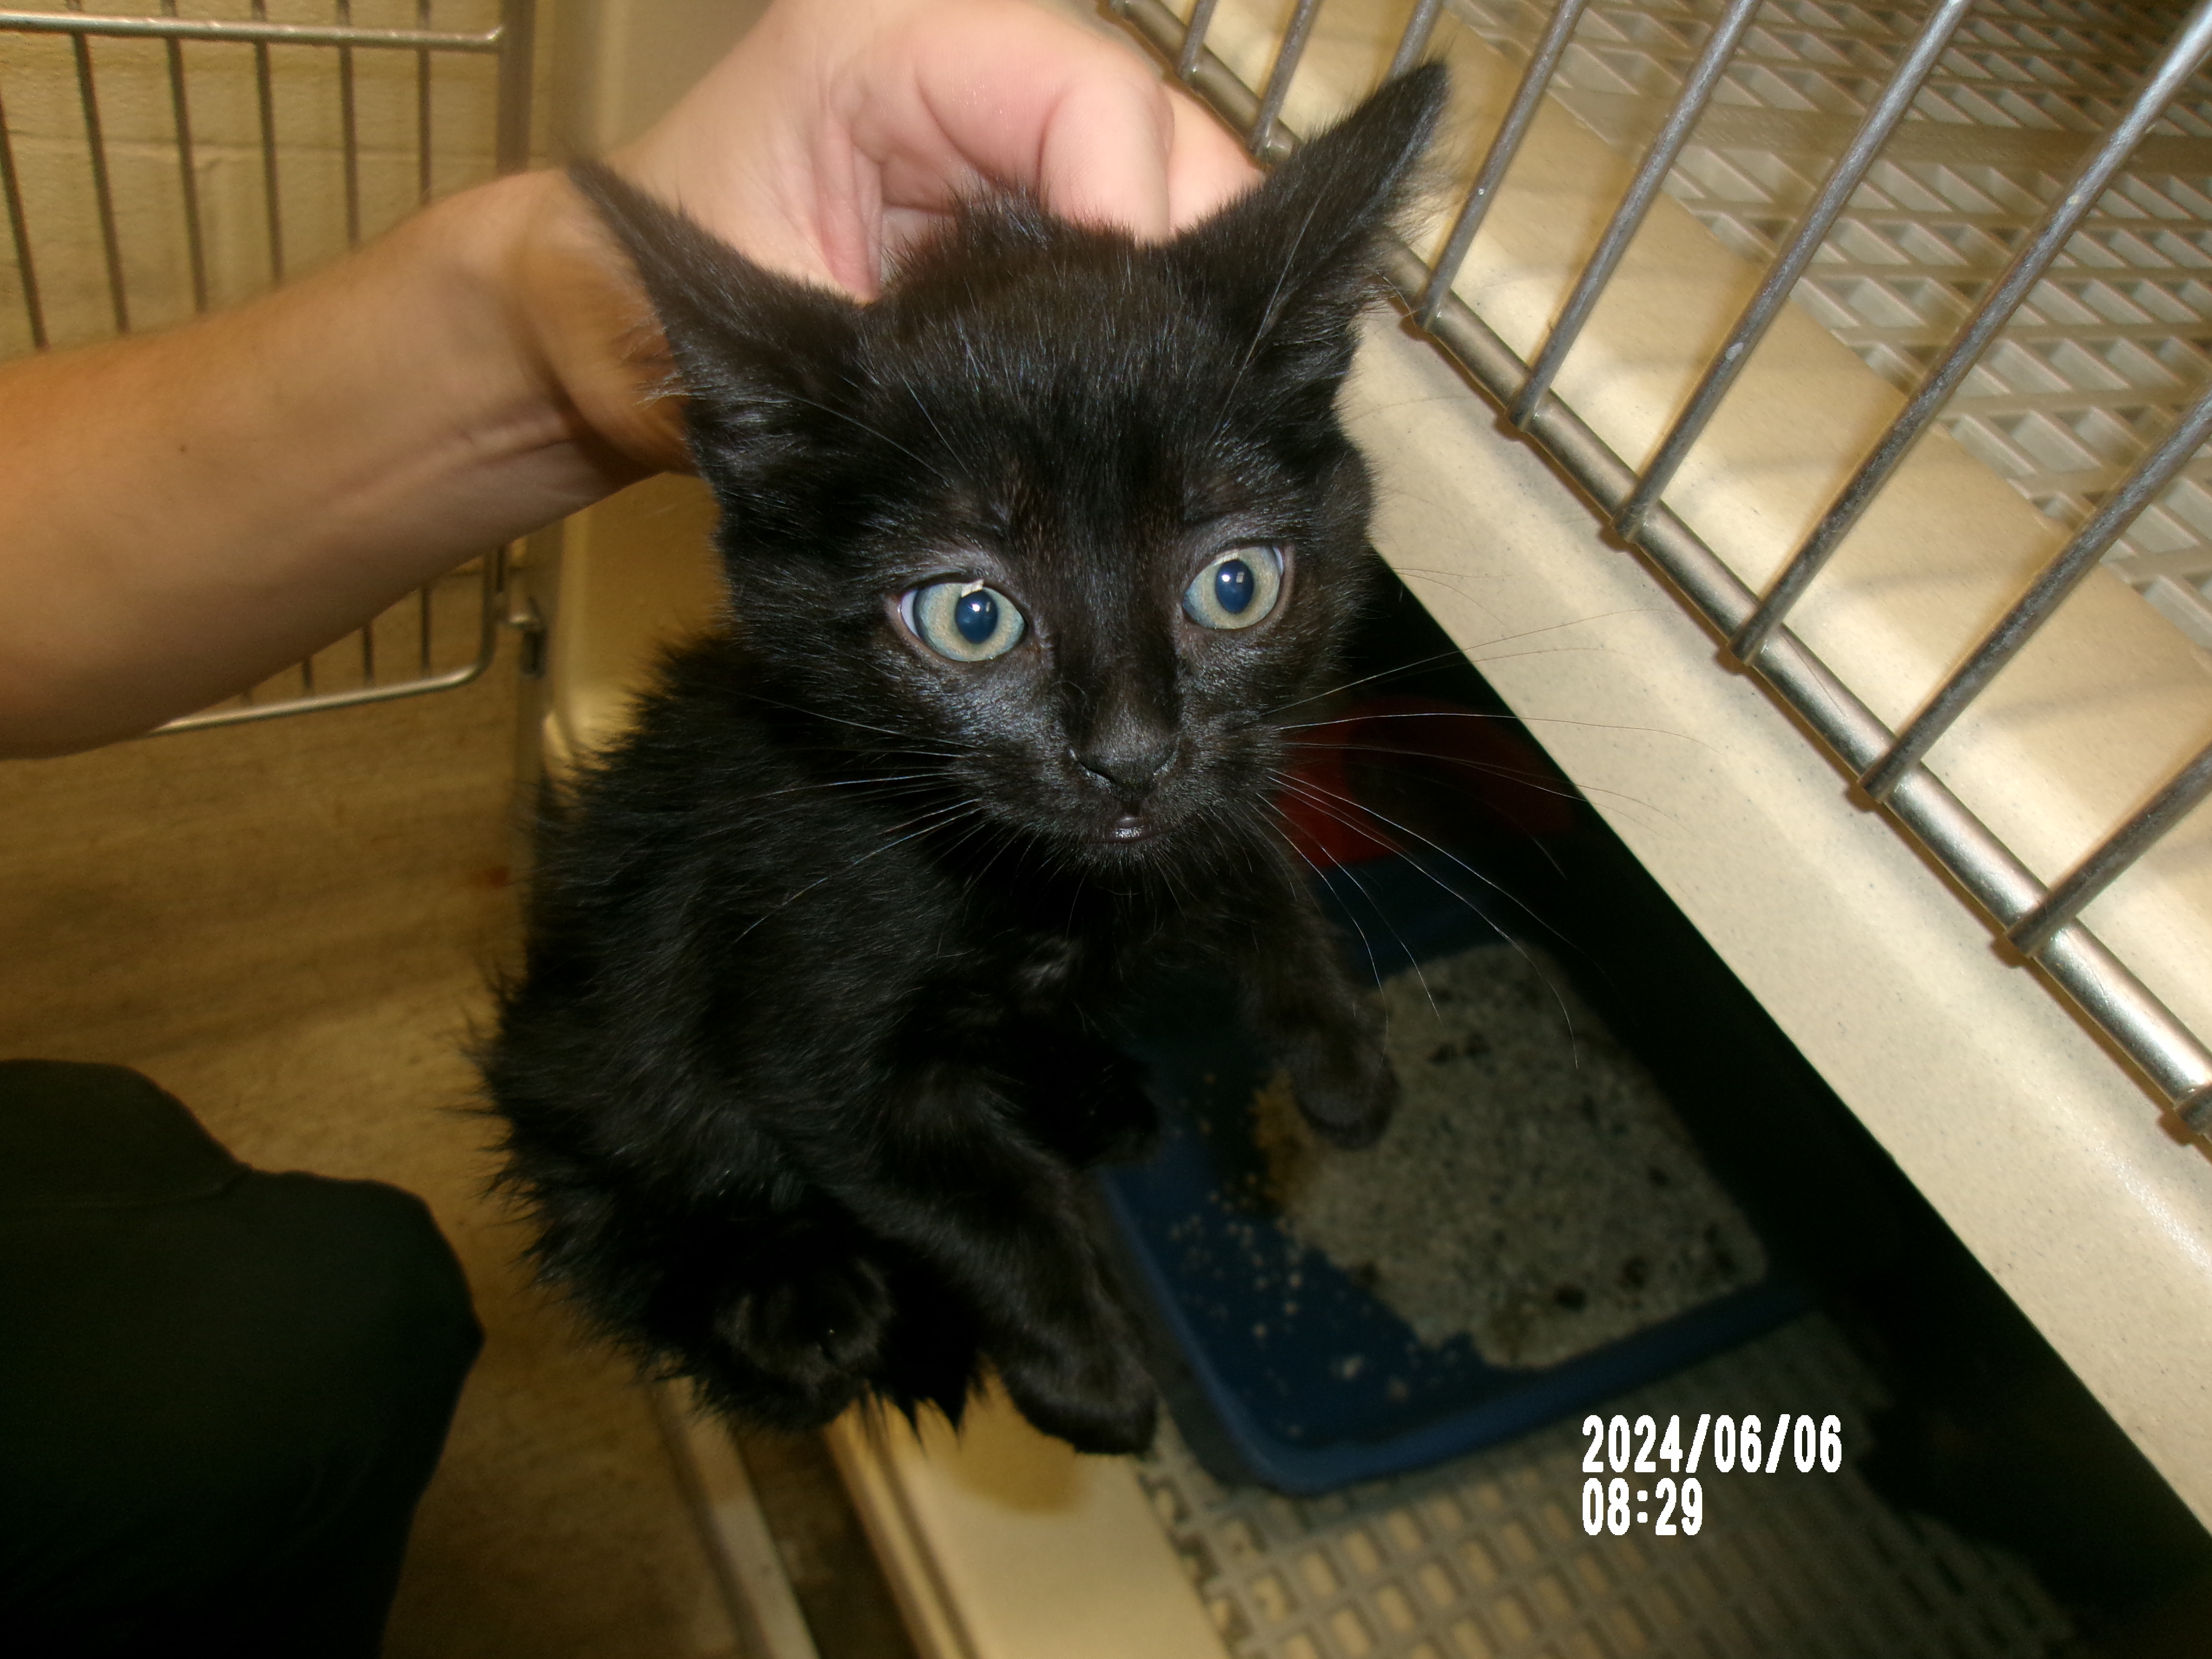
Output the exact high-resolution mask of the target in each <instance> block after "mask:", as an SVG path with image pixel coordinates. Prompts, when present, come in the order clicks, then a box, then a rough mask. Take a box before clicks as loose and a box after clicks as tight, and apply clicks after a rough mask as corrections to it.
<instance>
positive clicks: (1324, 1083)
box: [1283, 1021, 1398, 1150]
mask: <svg viewBox="0 0 2212 1659" xmlns="http://www.w3.org/2000/svg"><path fill="white" fill-rule="evenodd" d="M1376 1024H1377V1025H1378V1026H1379V1024H1380V1022H1379V1021H1378V1022H1376ZM1283 1058H1284V1061H1285V1064H1286V1065H1287V1066H1289V1067H1290V1073H1291V1089H1292V1091H1294V1092H1295V1093H1296V1094H1297V1100H1298V1110H1299V1111H1300V1112H1301V1113H1303V1114H1304V1117H1305V1120H1306V1121H1307V1122H1309V1123H1310V1124H1311V1125H1313V1127H1314V1132H1315V1133H1316V1134H1318V1135H1320V1136H1321V1138H1322V1139H1323V1140H1326V1141H1328V1143H1329V1145H1330V1146H1341V1147H1344V1148H1346V1150H1353V1149H1357V1148H1358V1147H1361V1146H1373V1145H1374V1144H1375V1143H1376V1141H1377V1140H1379V1139H1382V1137H1383V1130H1385V1129H1387V1128H1388V1127H1390V1115H1391V1114H1392V1113H1393V1112H1395V1111H1396V1110H1397V1109H1398V1074H1397V1073H1396V1072H1395V1071H1393V1070H1392V1069H1391V1067H1390V1057H1389V1054H1386V1053H1384V1052H1383V1038H1382V1033H1381V1031H1380V1030H1352V1031H1340V1032H1327V1031H1320V1032H1315V1033H1313V1034H1311V1035H1310V1036H1309V1037H1308V1038H1307V1040H1306V1041H1305V1042H1303V1043H1301V1044H1299V1045H1298V1046H1297V1048H1294V1049H1292V1050H1291V1052H1290V1053H1289V1054H1285V1055H1284V1057H1283Z"/></svg>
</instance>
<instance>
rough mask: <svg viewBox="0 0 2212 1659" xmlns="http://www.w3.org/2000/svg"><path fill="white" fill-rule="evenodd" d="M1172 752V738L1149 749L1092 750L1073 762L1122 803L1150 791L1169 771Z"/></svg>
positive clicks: (1173, 749)
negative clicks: (1154, 782)
mask: <svg viewBox="0 0 2212 1659" xmlns="http://www.w3.org/2000/svg"><path fill="white" fill-rule="evenodd" d="M1175 752H1176V744H1175V739H1174V738H1169V739H1168V740H1167V741H1166V742H1165V743H1163V744H1158V745H1156V746H1155V747H1152V748H1150V749H1141V750H1140V749H1138V748H1136V747H1134V746H1133V745H1132V746H1129V747H1126V748H1125V747H1121V746H1119V745H1116V746H1115V747H1113V748H1105V749H1094V750H1091V751H1090V752H1089V753H1088V754H1083V755H1078V756H1077V757H1075V763H1076V764H1077V765H1078V766H1080V767H1081V768H1082V769H1084V770H1085V771H1086V772H1088V773H1090V774H1091V776H1092V777H1094V778H1096V779H1097V780H1098V781H1099V782H1101V783H1103V784H1104V785H1106V787H1108V788H1109V789H1112V790H1113V791H1114V792H1115V793H1116V794H1118V795H1119V796H1121V799H1123V800H1136V799H1141V798H1142V797H1143V796H1144V795H1146V793H1149V792H1150V791H1151V789H1152V783H1153V781H1154V780H1155V779H1157V778H1158V776H1159V775H1160V774H1161V773H1163V772H1164V771H1166V770H1167V769H1168V763H1169V762H1170V761H1171V760H1173V759H1174V758H1175Z"/></svg>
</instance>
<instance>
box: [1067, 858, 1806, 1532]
mask: <svg viewBox="0 0 2212 1659" xmlns="http://www.w3.org/2000/svg"><path fill="white" fill-rule="evenodd" d="M1347 885H1349V883H1347ZM1355 891H1356V895H1357V896H1358V900H1359V902H1361V903H1362V905H1363V906H1364V915H1353V914H1352V913H1349V912H1344V913H1342V915H1343V919H1344V921H1345V923H1346V933H1347V936H1362V937H1366V938H1370V939H1376V940H1389V941H1390V942H1391V943H1392V945H1393V948H1395V949H1396V950H1398V951H1400V953H1401V954H1400V955H1399V956H1398V957H1397V959H1396V962H1395V963H1393V964H1392V965H1393V966H1399V967H1403V966H1404V965H1405V964H1407V963H1409V962H1419V963H1421V964H1422V966H1421V968H1420V971H1419V973H1418V974H1415V973H1413V972H1410V971H1409V972H1405V973H1402V974H1401V975H1397V976H1395V979H1396V982H1395V983H1394V984H1393V985H1392V986H1391V988H1390V989H1389V990H1388V991H1387V992H1386V993H1385V996H1386V999H1387V1000H1388V1001H1389V1005H1390V1006H1391V1008H1392V1012H1393V1014H1394V1018H1395V1036H1394V1037H1393V1038H1392V1039H1391V1040H1392V1042H1393V1043H1394V1045H1395V1048H1394V1054H1393V1063H1394V1064H1395V1066H1397V1068H1398V1070H1399V1073H1400V1076H1401V1079H1402V1080H1403V1081H1404V1085H1405V1087H1406V1097H1405V1100H1404V1103H1403V1105H1402V1107H1401V1117H1400V1119H1399V1121H1398V1123H1397V1124H1396V1125H1395V1127H1393V1128H1392V1129H1391V1130H1390V1131H1389V1133H1387V1134H1386V1135H1385V1136H1384V1137H1383V1140H1382V1142H1381V1143H1379V1144H1378V1145H1377V1146H1375V1147H1371V1148H1368V1149H1365V1150H1364V1151H1361V1152H1348V1153H1338V1152H1328V1151H1326V1150H1324V1149H1322V1148H1320V1147H1318V1146H1315V1144H1314V1143H1313V1141H1312V1139H1311V1138H1310V1137H1309V1136H1307V1135H1306V1134H1305V1133H1304V1130H1303V1128H1302V1127H1297V1126H1298V1122H1299V1121H1298V1119H1297V1113H1296V1109H1295V1106H1294V1104H1293V1103H1291V1101H1290V1099H1289V1098H1288V1096H1287V1092H1286V1090H1285V1088H1284V1087H1283V1086H1282V1085H1270V1082H1269V1079H1270V1078H1271V1077H1272V1076H1273V1073H1274V1071H1275V1063H1274V1061H1273V1058H1272V1057H1271V1056H1268V1055H1265V1054H1261V1053H1259V1052H1257V1051H1256V1049H1255V1048H1254V1046H1253V1045H1252V1043H1251V1042H1250V1041H1249V1039H1248V1038H1246V1037H1245V1036H1243V1035H1242V1033H1241V1032H1240V1031H1239V1030H1238V1028H1237V1017H1236V1009H1235V1003H1234V998H1233V994H1228V993H1226V992H1225V991H1222V990H1221V989H1220V988H1219V987H1215V989H1214V990H1213V991H1212V992H1211V993H1209V990H1208V988H1207V987H1206V986H1204V985H1202V984H1178V985H1176V986H1173V987H1168V989H1167V990H1166V991H1165V992H1164V994H1160V995H1158V996H1157V997H1156V998H1155V999H1154V1000H1153V1003H1152V1006H1151V1007H1149V1008H1148V1009H1147V1010H1146V1011H1145V1012H1144V1013H1143V1014H1142V1015H1141V1016H1140V1017H1139V1018H1138V1019H1137V1021H1136V1022H1135V1030H1134V1032H1133V1036H1132V1038H1131V1040H1130V1041H1129V1042H1128V1045H1127V1046H1128V1047H1129V1048H1130V1049H1131V1051H1132V1052H1133V1053H1134V1054H1137V1055H1138V1056H1139V1058H1140V1059H1142V1060H1144V1061H1145V1062H1146V1065H1147V1066H1148V1068H1149V1071H1150V1074H1151V1077H1152V1083H1153V1086H1154V1088H1155V1091H1156V1092H1158V1094H1159V1096H1160V1097H1161V1098H1162V1100H1163V1103H1164V1105H1165V1107H1166V1110H1165V1113H1164V1133H1163V1135H1162V1139H1161V1144H1160V1146H1159V1149H1158V1152H1157V1153H1156V1154H1155V1155H1154V1156H1153V1157H1152V1158H1150V1159H1149V1160H1148V1161H1147V1162H1146V1163H1145V1164H1140V1165H1136V1166H1125V1167H1121V1168H1116V1169H1114V1170H1109V1172H1107V1174H1106V1176H1105V1178H1104V1181H1103V1190H1104V1193H1105V1196H1106V1200H1107V1204H1108V1207H1109V1211H1110V1212H1111V1213H1112V1214H1113V1216H1114V1218H1115V1222H1116V1224H1117V1229H1116V1230H1117V1232H1118V1234H1119V1237H1120V1239H1121V1243H1122V1245H1123V1246H1124V1247H1125V1254H1126V1256H1127V1266H1128V1267H1129V1268H1130V1269H1131V1272H1130V1274H1129V1277H1130V1279H1131V1280H1132V1283H1133V1287H1134V1288H1135V1289H1137V1290H1138V1291H1139V1295H1138V1297H1137V1298H1136V1299H1137V1300H1138V1301H1139V1304H1141V1305H1142V1307H1143V1308H1144V1310H1146V1314H1147V1316H1149V1317H1150V1318H1151V1319H1152V1321H1153V1322H1154V1326H1155V1336H1156V1338H1157V1339H1158V1341H1157V1348H1158V1357H1159V1358H1161V1359H1162V1360H1163V1361H1164V1371H1165V1374H1166V1375H1167V1376H1168V1377H1169V1378H1170V1382H1169V1383H1168V1384H1167V1386H1168V1391H1169V1395H1170V1403H1171V1405H1172V1406H1173V1407H1174V1408H1175V1409H1176V1411H1177V1412H1178V1413H1180V1414H1181V1415H1182V1418H1183V1419H1184V1423H1185V1428H1186V1431H1187V1434H1188V1442H1189V1443H1190V1444H1191V1445H1192V1446H1194V1448H1195V1455H1198V1456H1200V1457H1201V1458H1202V1459H1204V1461H1205V1462H1206V1466H1207V1467H1208V1468H1211V1469H1212V1471H1213V1472H1214V1474H1216V1475H1217V1476H1218V1477H1219V1478H1222V1479H1224V1480H1230V1481H1232V1482H1233V1481H1237V1480H1256V1481H1258V1482H1260V1483H1261V1484H1263V1485H1266V1486H1272V1487H1273V1488H1275V1489H1276V1490H1277V1491H1280V1492H1325V1491H1328V1490H1331V1489H1333V1488H1334V1487H1338V1486H1345V1485H1347V1484H1349V1483H1351V1482H1353V1481H1357V1480H1371V1479H1374V1478H1376V1477H1377V1476H1381V1475H1385V1474H1397V1473H1399V1472H1401V1471H1404V1470H1407V1469H1413V1468H1420V1467H1422V1466H1423V1465H1425V1464H1427V1463H1431V1462H1437V1461H1438V1460H1440V1459H1443V1458H1447V1457H1453V1456H1457V1455H1462V1454H1464V1453H1466V1452H1468V1451H1470V1450H1472V1449H1474V1448H1476V1447H1478V1446H1481V1445H1485V1444H1488V1443H1492V1442H1494V1441H1498V1440H1501V1439H1504V1438H1506V1437H1510V1436H1513V1435H1517V1434H1522V1433H1524V1432H1526V1431H1528V1430H1530V1429H1533V1428H1535V1427H1537V1426H1539V1425H1542V1424H1545V1423H1547V1422H1550V1421H1551V1420H1553V1419H1555V1418H1557V1417H1559V1416H1561V1415H1563V1414H1565V1413H1571V1412H1576V1411H1578V1410H1579V1409H1581V1408H1582V1407H1586V1406H1588V1405H1589V1404H1590V1403H1591V1402H1593V1401H1599V1400H1602V1399H1607V1398H1609V1397H1611V1396H1613V1395H1617V1394H1620V1392H1622V1391H1623V1390H1625V1389H1631V1388H1634V1387H1636V1386H1638V1385H1639V1384H1641V1383H1646V1382H1648V1381H1650V1379H1651V1378H1653V1377H1655V1376H1663V1375H1665V1374H1666V1373H1668V1371H1671V1370H1676V1369H1678V1368H1680V1366H1683V1365H1686V1364H1690V1363H1692V1362H1693V1361H1695V1360H1697V1359H1699V1358H1704V1357H1705V1355H1707V1354H1710V1353H1711V1352H1715V1351H1716V1350H1717V1349H1718V1348H1721V1347H1724V1346H1728V1345H1729V1344H1731V1343H1735V1342H1739V1341H1741V1340H1745V1339H1746V1338H1747V1337H1750V1336H1753V1335H1755V1334H1758V1333H1759V1332H1761V1331H1764V1330H1766V1329H1769V1328H1771V1327H1772V1326H1773V1325H1775V1324H1776V1323H1778V1322H1780V1321H1782V1320H1784V1319H1786V1318H1788V1317H1790V1316H1792V1315H1794V1314H1796V1313H1798V1312H1800V1311H1802V1309H1803V1308H1804V1306H1805V1298H1804V1296H1803V1293H1802V1290H1801V1289H1800V1288H1799V1287H1797V1286H1796V1285H1795V1284H1794V1283H1792V1282H1790V1280H1789V1279H1787V1278H1786V1277H1784V1276H1783V1275H1781V1274H1779V1273H1777V1272H1775V1271H1773V1270H1772V1267H1771V1262H1770V1261H1768V1259H1767V1253H1766V1251H1765V1249H1764V1248H1763V1247H1762V1246H1761V1244H1760V1243H1759V1240H1758V1238H1757V1237H1755V1236H1754V1235H1753V1231H1752V1230H1751V1228H1750V1226H1749V1225H1748V1224H1747V1222H1746V1221H1745V1220H1744V1218H1742V1216H1741V1214H1740V1213H1739V1212H1738V1211H1737V1210H1736V1208H1735V1205H1734V1203H1733V1202H1732V1201H1731V1200H1729V1198H1728V1197H1727V1195H1726V1194H1723V1192H1722V1191H1721V1190H1720V1188H1719V1187H1718V1186H1717V1183H1715V1182H1713V1180H1712V1178H1711V1176H1709V1175H1707V1174H1706V1173H1705V1171H1704V1170H1703V1169H1702V1168H1701V1167H1700V1166H1699V1164H1698V1161H1697V1158H1696V1155H1695V1154H1694V1152H1692V1150H1691V1147H1690V1145H1689V1142H1688V1139H1687V1137H1686V1134H1685V1133H1683V1131H1682V1130H1681V1128H1680V1126H1679V1125H1678V1124H1677V1123H1676V1121H1675V1120H1674V1115H1673V1114H1672V1112H1671V1111H1670V1110H1669V1109H1668V1107H1667V1105H1666V1103H1664V1102H1663V1101H1662V1099H1661V1098H1660V1097H1659V1095H1658V1091H1657V1089H1656V1085H1654V1084H1653V1083H1652V1081H1651V1079H1650V1078H1649V1077H1648V1076H1647V1075H1646V1074H1645V1073H1644V1070H1643V1068H1642V1066H1640V1065H1639V1064H1638V1062H1637V1061H1636V1060H1634V1059H1633V1058H1632V1056H1631V1055H1630V1054H1628V1053H1627V1052H1626V1050H1625V1049H1623V1048H1620V1046H1619V1045H1618V1044H1616V1043H1615V1042H1613V1038H1612V1037H1611V1036H1608V1035H1607V1033H1606V1032H1605V1031H1604V1030H1603V1029H1602V1027H1601V1025H1600V1024H1599V1023H1598V1022H1597V1021H1596V1020H1595V1018H1593V1017H1591V1016H1590V1015H1589V1012H1588V1011H1587V1010H1585V1009H1583V1008H1582V1007H1581V1006H1580V1004H1579V1002H1577V1001H1574V1000H1570V996H1571V994H1570V993H1569V992H1568V991H1567V989H1566V981H1565V976H1564V975H1563V974H1561V973H1560V972H1559V965H1558V964H1557V963H1554V962H1551V961H1549V960H1547V959H1543V958H1540V957H1536V956H1534V955H1533V954H1522V952H1521V951H1520V950H1518V949H1516V947H1514V946H1512V945H1508V944H1506V943H1504V940H1503V939H1502V937H1501V935H1500V934H1499V933H1498V931H1497V930H1496V929H1495V928H1494V927H1492V926H1491V925H1490V924H1489V923H1488V922H1487V921H1486V920H1484V919H1483V917H1482V916H1481V915H1480V913H1478V912H1476V911H1474V909H1472V908H1469V907H1468V906H1465V905H1459V906H1456V907H1453V906H1440V905H1439V904H1438V902H1437V898H1436V884H1435V882H1434V881H1433V880H1432V879H1431V877H1430V875H1429V873H1428V872H1425V871H1424V870H1423V869H1421V868H1420V867H1419V866H1418V865H1416V864H1415V863H1414V862H1413V861H1412V860H1409V859H1404V858H1400V859H1392V860H1373V861H1370V862H1364V863H1362V864H1361V865H1360V866H1359V867H1358V884H1357V888H1356V890H1355ZM1341 897H1342V895H1339V894H1335V893H1334V892H1332V893H1331V894H1329V895H1328V896H1327V897H1326V898H1325V900H1324V902H1328V903H1330V904H1331V905H1332V907H1333V908H1334V905H1335V902H1336V901H1337V900H1339V899H1340V898H1341ZM1424 987H1425V988H1424ZM1439 989H1441V990H1442V991H1443V997H1442V999H1441V1000H1437V1002H1436V1004H1435V1006H1433V1007H1432V1006H1431V999H1432V998H1433V997H1434V996H1435V994H1436V992H1437V990H1439ZM1570 1010H1571V1011H1572V1033H1570V1030H1569V1012H1568V1011H1570ZM1447 1051H1448V1052H1447ZM1690 1081H1691V1083H1692V1085H1695V1083H1696V1082H1697V1079H1695V1078H1694V1077H1693V1078H1692V1079H1690ZM1255 1095H1256V1096H1257V1097H1258V1098H1259V1103H1260V1106H1261V1110H1260V1111H1259V1112H1258V1113H1257V1114H1255V1109H1254V1106H1255ZM1654 1171H1656V1172H1657V1175H1658V1177H1659V1178H1658V1179H1657V1180H1656V1181H1655V1180H1654V1178H1653V1175H1654ZM1286 1207H1287V1211H1288V1213H1287V1216H1286V1214H1285V1210H1286Z"/></svg>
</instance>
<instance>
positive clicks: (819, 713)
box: [738, 690, 975, 754]
mask: <svg viewBox="0 0 2212 1659" xmlns="http://www.w3.org/2000/svg"><path fill="white" fill-rule="evenodd" d="M738 695H739V696H744V697H750V698H751V699H752V701H753V702H764V703H766V704H767V705H768V706H769V708H785V709H788V710H790V712H791V713H793V714H804V715H805V716H806V717H807V718H808V719H810V720H828V721H829V722H831V723H832V724H833V725H837V726H852V727H854V729H855V730H858V731H861V732H881V733H883V735H884V736H885V737H887V738H905V737H906V735H907V734H906V733H905V732H897V731H894V730H892V728H891V727H890V726H871V725H869V724H868V723H867V721H866V720H848V718H846V716H844V715H842V714H828V713H825V712H824V711H823V710H822V709H819V708H806V707H805V706H804V705H803V704H799V703H795V702H784V701H783V700H782V699H781V698H780V697H771V696H768V695H767V694H766V693H765V692H761V691H753V690H743V691H740V692H739V693H738ZM934 741H936V742H939V743H948V742H951V741H954V739H951V738H943V737H939V738H936V739H934ZM889 752H890V753H892V754H902V753H905V752H908V751H906V750H903V749H894V750H890V751H889ZM963 752H965V753H969V754H972V753H974V752H975V751H974V750H972V749H970V750H965V751H963Z"/></svg>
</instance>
